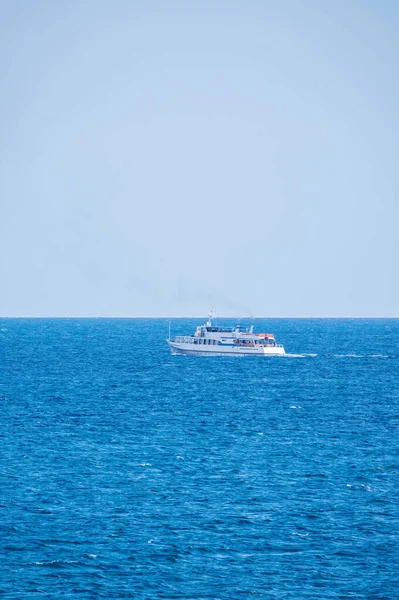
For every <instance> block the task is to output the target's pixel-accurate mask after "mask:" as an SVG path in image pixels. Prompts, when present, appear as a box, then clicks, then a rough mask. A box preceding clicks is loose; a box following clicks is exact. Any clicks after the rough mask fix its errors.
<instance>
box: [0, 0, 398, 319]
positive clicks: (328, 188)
mask: <svg viewBox="0 0 399 600" xmlns="http://www.w3.org/2000/svg"><path fill="white" fill-rule="evenodd" d="M0 15H1V19H0V69H1V72H2V92H1V94H0V107H1V110H0V128H1V131H2V136H1V143H0V256H1V260H0V282H1V293H0V316H3V317H13V316H26V317H57V316H60V317H61V316H70V317H74V316H76V317H79V316H84V315H87V316H93V317H101V316H104V317H108V316H109V317H118V316H120V317H129V316H136V315H137V316H140V315H144V316H147V317H151V316H156V315H168V316H169V317H172V318H173V317H177V316H181V317H185V316H187V317H188V316H190V315H192V314H197V315H204V316H206V314H207V313H208V311H209V309H210V307H211V306H212V305H213V304H214V305H215V306H216V308H217V314H220V315H222V314H224V315H225V316H234V317H237V316H243V317H244V316H254V315H267V316H269V317H286V316H287V315H292V316H293V317H292V318H294V317H304V318H309V317H311V316H312V315H314V316H315V317H369V318H370V317H398V316H399V308H398V296H399V283H398V277H397V265H398V261H399V236H398V233H397V229H398V222H399V203H398V192H399V185H398V184H399V178H398V168H397V156H398V154H399V82H398V78H397V76H396V74H397V65H398V63H399V41H398V36H397V31H398V27H399V4H398V3H396V2H393V1H392V0H387V1H386V2H384V3H377V2H372V1H371V0H365V1H364V2H362V3H360V2H355V1H353V0H347V1H343V0H338V1H337V2H333V1H332V0H327V1H326V2H324V3H320V2H317V1H316V0H306V1H304V2H295V1H294V0H291V1H290V0H283V1H282V2H279V3H276V2H270V1H261V0H249V2H246V3H238V2H234V1H232V2H227V1H224V0H221V1H220V2H217V3H214V2H210V1H209V0H204V1H203V2H201V3H200V4H199V3H198V4H194V3H186V2H178V1H176V0H171V1H170V2H168V3H163V2H160V1H154V2H149V3H134V2H130V1H128V0H116V1H115V2H112V3H110V2H106V1H105V0H96V1H94V0H87V1H86V2H84V3H80V2H78V1H77V0H71V2H69V3H66V4H65V5H61V3H53V2H50V1H49V0H39V1H38V2H36V3H31V2H28V0H18V1H16V2H13V3H2V5H1V7H0ZM220 318H222V317H220Z"/></svg>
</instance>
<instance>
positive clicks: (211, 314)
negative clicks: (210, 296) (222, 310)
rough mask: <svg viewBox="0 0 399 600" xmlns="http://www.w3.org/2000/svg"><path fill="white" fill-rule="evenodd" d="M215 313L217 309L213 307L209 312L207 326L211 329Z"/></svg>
mask: <svg viewBox="0 0 399 600" xmlns="http://www.w3.org/2000/svg"><path fill="white" fill-rule="evenodd" d="M214 312H215V307H214V306H212V308H211V310H210V311H209V314H208V322H207V325H208V326H209V327H210V326H211V325H212V317H213V313H214Z"/></svg>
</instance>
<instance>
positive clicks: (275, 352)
mask: <svg viewBox="0 0 399 600" xmlns="http://www.w3.org/2000/svg"><path fill="white" fill-rule="evenodd" d="M166 341H167V342H168V344H169V346H170V349H171V351H172V353H173V354H185V355H189V356H198V355H208V356H211V355H227V356H281V355H284V354H285V350H284V346H282V345H281V344H277V342H276V340H275V338H274V335H273V334H272V333H254V326H253V325H251V327H249V328H248V329H243V328H242V327H241V326H240V325H236V327H230V328H223V327H215V326H214V325H213V323H212V312H211V313H210V314H209V315H208V321H207V322H206V323H205V325H199V326H198V327H197V328H196V330H195V333H194V334H193V335H188V336H187V335H178V336H176V337H175V338H173V339H171V336H170V324H169V337H168V339H167V340H166Z"/></svg>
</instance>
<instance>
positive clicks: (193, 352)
mask: <svg viewBox="0 0 399 600" xmlns="http://www.w3.org/2000/svg"><path fill="white" fill-rule="evenodd" d="M168 344H169V346H170V348H171V349H172V352H173V353H175V354H185V355H186V356H200V355H201V356H215V355H216V356H283V355H284V354H285V350H284V348H283V346H265V347H261V348H256V347H250V346H249V347H239V346H235V345H234V346H227V345H215V346H208V345H204V346H201V345H198V346H195V348H193V344H190V343H188V344H185V343H181V342H173V341H171V340H168Z"/></svg>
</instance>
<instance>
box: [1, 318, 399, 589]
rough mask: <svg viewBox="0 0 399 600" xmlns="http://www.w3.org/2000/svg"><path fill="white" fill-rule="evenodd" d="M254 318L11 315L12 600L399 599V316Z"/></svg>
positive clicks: (7, 449)
mask: <svg viewBox="0 0 399 600" xmlns="http://www.w3.org/2000/svg"><path fill="white" fill-rule="evenodd" d="M199 323H200V321H198V320H195V319H191V320H189V319H181V320H178V321H176V322H175V323H173V324H172V327H173V332H174V333H176V334H178V333H182V334H183V333H191V332H192V330H193V329H194V327H195V325H197V324H199ZM224 323H226V324H228V322H227V321H224ZM255 327H256V330H257V331H262V330H266V331H272V332H274V333H275V334H276V337H277V340H278V341H279V342H281V343H283V344H284V345H285V347H286V351H287V352H289V353H290V356H287V357H274V358H271V357H268V358H263V357H249V358H233V357H184V356H172V355H171V354H170V353H169V350H168V348H167V345H166V343H165V338H166V337H167V330H168V325H167V322H166V320H165V319H2V320H0V367H1V371H0V402H1V416H2V419H1V428H0V452H1V461H0V465H1V474H0V545H1V548H0V597H1V598H2V599H4V600H14V599H26V600H28V599H29V600H36V599H37V600H39V599H40V600H41V599H42V598H50V599H54V600H55V599H59V598H60V599H61V598H63V599H64V598H74V599H100V598H106V599H113V598H136V599H139V600H144V599H148V600H150V599H151V600H152V599H161V598H163V599H165V598H170V599H172V598H176V599H187V600H191V599H203V600H210V599H217V598H220V599H223V600H224V599H226V600H227V599H229V600H230V599H244V598H266V599H268V598H270V599H296V600H298V599H302V598H370V599H373V598H376V599H377V598H381V599H382V598H384V599H391V598H399V583H398V579H399V578H398V564H399V560H398V559H399V551H398V541H399V534H398V523H399V511H398V499H399V493H398V488H399V457H398V416H399V406H398V404H399V320H383V319H380V320H350V319H347V320H337V319H325V320H317V319H314V320H306V319H297V320H296V319H275V320H273V319H270V320H262V319H258V320H255Z"/></svg>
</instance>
